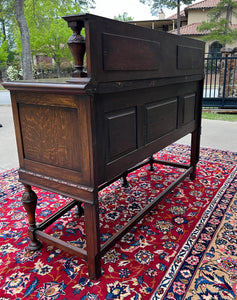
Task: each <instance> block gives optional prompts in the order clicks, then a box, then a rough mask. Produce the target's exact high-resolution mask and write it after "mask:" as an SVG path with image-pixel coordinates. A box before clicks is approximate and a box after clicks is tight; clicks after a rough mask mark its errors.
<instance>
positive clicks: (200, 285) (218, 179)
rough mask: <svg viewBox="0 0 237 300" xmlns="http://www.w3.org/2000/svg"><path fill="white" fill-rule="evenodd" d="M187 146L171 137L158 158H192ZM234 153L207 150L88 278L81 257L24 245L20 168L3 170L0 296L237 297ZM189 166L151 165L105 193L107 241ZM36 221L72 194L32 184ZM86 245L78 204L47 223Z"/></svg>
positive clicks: (103, 239)
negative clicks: (193, 172) (193, 173)
mask: <svg viewBox="0 0 237 300" xmlns="http://www.w3.org/2000/svg"><path fill="white" fill-rule="evenodd" d="M189 153H190V148H189V147H188V146H184V145H177V144H174V145H171V146H169V147H167V148H166V149H164V150H162V151H160V152H159V153H157V154H156V155H155V156H156V157H157V158H159V159H164V160H169V161H174V162H179V163H187V162H188V161H189ZM236 163H237V153H231V152H224V151H220V150H212V149H201V158H200V162H199V163H198V168H197V178H196V180H194V181H191V180H189V178H186V179H185V180H184V181H183V182H182V183H181V184H180V185H179V186H178V187H177V188H176V189H175V190H174V191H173V192H172V193H171V194H170V195H168V196H167V197H166V198H165V199H164V200H163V201H162V202H161V203H160V204H159V205H158V206H157V207H156V208H155V209H154V210H153V211H152V212H150V213H149V214H148V215H147V216H146V217H145V218H144V219H142V220H141V221H140V222H139V223H138V224H137V226H135V227H134V228H133V229H132V230H131V231H130V232H129V233H127V234H126V235H125V236H124V237H123V238H122V240H121V241H120V242H118V243H117V244H116V245H115V246H114V247H113V248H112V249H111V250H110V251H109V252H107V253H106V254H105V255H104V256H103V258H102V277H101V278H99V280H98V281H91V280H89V279H88V276H87V265H86V263H85V261H83V260H81V259H80V258H78V257H75V256H71V255H69V254H67V253H65V252H63V251H61V250H59V249H57V248H53V247H52V246H47V245H46V244H43V248H42V249H41V250H39V251H36V252H32V251H28V250H27V247H26V246H27V244H28V242H29V239H28V237H27V226H28V225H27V217H26V213H25V211H24V209H23V207H22V205H21V196H22V192H23V186H22V185H21V184H20V183H18V176H17V170H15V169H13V170H10V171H8V172H5V173H2V174H0V188H1V191H0V208H1V209H0V216H1V223H0V299H1V300H3V299H47V300H51V299H83V300H85V299H101V300H104V299H124V300H126V299H129V300H130V299H132V300H139V299H145V300H146V299H152V300H156V299H190V300H191V299H192V300H194V299H195V300H196V299H205V300H209V299H210V300H211V299H218V300H219V299H236V297H237V213H236V212H237V177H236V173H237V168H236ZM181 172H182V170H180V169H177V168H172V167H168V166H161V165H155V170H154V171H149V166H144V167H143V168H141V169H139V170H137V171H135V172H133V173H131V174H130V175H129V176H128V181H129V187H128V188H123V187H121V182H120V181H119V180H118V181H116V182H115V183H113V184H112V185H110V186H109V187H107V188H105V189H104V190H102V191H101V192H100V195H99V199H100V227H101V243H104V242H106V241H107V239H108V238H110V237H111V236H112V235H113V234H114V233H115V232H116V231H117V230H118V229H119V228H120V227H121V226H122V225H123V224H124V223H126V222H127V221H128V220H129V219H130V218H132V217H133V215H134V214H136V213H137V212H138V211H139V210H140V209H141V207H143V206H144V205H146V204H147V203H149V202H150V201H151V200H152V198H154V197H156V196H157V195H158V194H159V193H160V192H162V190H163V189H165V188H166V186H168V185H169V184H170V183H171V182H172V181H173V180H175V179H176V178H177V176H179V174H180V173H181ZM33 189H34V191H35V192H36V193H37V195H38V206H37V222H41V221H42V220H44V219H45V218H46V217H47V216H49V215H50V214H51V213H53V212H55V211H57V210H58V208H60V207H62V206H63V205H65V203H67V202H68V201H70V199H68V198H65V197H63V196H61V195H57V194H53V193H49V192H46V191H43V190H41V189H37V188H34V187H33ZM46 232H47V233H50V234H52V235H53V236H55V237H60V238H61V239H63V240H65V241H70V242H71V243H72V244H73V245H76V246H78V247H82V248H86V245H85V232H84V218H83V217H79V216H78V215H77V214H76V212H75V211H74V209H72V210H71V211H69V212H68V213H67V214H65V215H64V216H63V217H61V218H60V219H59V220H57V222H55V223H54V224H52V225H51V226H50V227H49V228H47V230H46Z"/></svg>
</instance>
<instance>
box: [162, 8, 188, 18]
mask: <svg viewBox="0 0 237 300" xmlns="http://www.w3.org/2000/svg"><path fill="white" fill-rule="evenodd" d="M180 16H181V17H185V12H184V10H181V12H180ZM166 19H177V14H174V15H172V16H170V17H168V18H166Z"/></svg>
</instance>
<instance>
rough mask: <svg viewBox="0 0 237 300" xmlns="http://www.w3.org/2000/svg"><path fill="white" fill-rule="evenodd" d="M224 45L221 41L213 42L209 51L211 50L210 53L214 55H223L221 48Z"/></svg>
mask: <svg viewBox="0 0 237 300" xmlns="http://www.w3.org/2000/svg"><path fill="white" fill-rule="evenodd" d="M222 47H223V45H222V44H220V43H219V42H213V43H212V44H211V45H210V46H209V52H210V54H212V56H221V54H220V50H221V48H222Z"/></svg>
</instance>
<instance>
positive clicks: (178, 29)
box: [177, 0, 180, 35]
mask: <svg viewBox="0 0 237 300" xmlns="http://www.w3.org/2000/svg"><path fill="white" fill-rule="evenodd" d="M177 34H178V35H180V0H177Z"/></svg>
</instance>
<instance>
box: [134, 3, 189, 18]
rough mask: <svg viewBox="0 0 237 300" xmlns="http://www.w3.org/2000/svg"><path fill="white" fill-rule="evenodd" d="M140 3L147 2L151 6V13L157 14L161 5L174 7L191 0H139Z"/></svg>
mask: <svg viewBox="0 0 237 300" xmlns="http://www.w3.org/2000/svg"><path fill="white" fill-rule="evenodd" d="M140 2H141V3H143V4H147V5H149V6H150V7H151V13H152V15H157V14H158V13H159V12H160V10H161V8H162V7H167V8H171V9H174V8H176V7H177V6H178V3H179V5H181V4H185V5H189V4H191V3H192V2H193V0H180V1H178V0H140Z"/></svg>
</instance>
